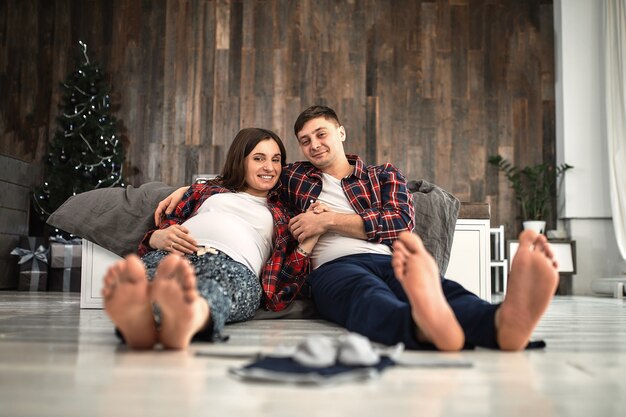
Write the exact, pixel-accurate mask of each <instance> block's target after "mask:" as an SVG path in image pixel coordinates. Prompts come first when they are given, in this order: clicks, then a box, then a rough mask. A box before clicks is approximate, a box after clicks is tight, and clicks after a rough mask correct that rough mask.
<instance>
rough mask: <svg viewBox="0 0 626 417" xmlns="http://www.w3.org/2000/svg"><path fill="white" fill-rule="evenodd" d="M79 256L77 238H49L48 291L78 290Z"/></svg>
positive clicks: (79, 243) (78, 241)
mask: <svg viewBox="0 0 626 417" xmlns="http://www.w3.org/2000/svg"><path fill="white" fill-rule="evenodd" d="M81 257H82V244H81V242H80V240H79V239H73V240H69V241H68V240H65V239H63V238H60V237H55V238H50V273H49V277H48V291H62V292H80V268H81V262H82V259H81Z"/></svg>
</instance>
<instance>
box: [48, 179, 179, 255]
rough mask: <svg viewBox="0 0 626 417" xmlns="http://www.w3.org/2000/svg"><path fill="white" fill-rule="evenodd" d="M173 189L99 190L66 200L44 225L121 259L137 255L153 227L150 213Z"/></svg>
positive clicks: (157, 184)
mask: <svg viewBox="0 0 626 417" xmlns="http://www.w3.org/2000/svg"><path fill="white" fill-rule="evenodd" d="M175 189H176V187H172V186H169V185H166V184H163V183H161V182H149V183H146V184H143V185H142V186H140V187H139V188H134V187H133V186H129V187H128V188H119V187H117V188H103V189H98V190H92V191H87V192H84V193H81V194H77V195H75V196H73V197H70V198H69V199H68V200H67V201H66V202H65V203H63V205H62V206H61V207H59V208H58V209H57V210H56V211H55V212H54V213H52V214H51V215H50V217H49V218H48V220H47V223H48V224H49V225H51V226H53V227H57V228H59V229H62V230H65V231H66V232H68V233H71V234H73V235H76V236H80V237H82V238H85V239H87V240H90V241H92V242H94V243H97V244H98V245H100V246H102V247H103V248H105V249H108V250H110V251H111V252H113V253H115V254H117V255H119V256H125V255H127V254H129V253H134V252H137V247H138V245H139V243H140V242H141V239H143V237H144V235H145V234H146V232H147V231H148V230H150V229H153V228H154V227H155V225H154V210H155V209H156V207H157V205H158V204H159V201H161V200H162V199H164V198H165V197H167V196H168V195H169V194H170V193H172V191H174V190H175Z"/></svg>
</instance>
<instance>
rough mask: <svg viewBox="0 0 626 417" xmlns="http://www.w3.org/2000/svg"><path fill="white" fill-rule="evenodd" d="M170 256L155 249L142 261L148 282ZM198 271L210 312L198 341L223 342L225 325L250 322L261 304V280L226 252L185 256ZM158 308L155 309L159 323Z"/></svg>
mask: <svg viewBox="0 0 626 417" xmlns="http://www.w3.org/2000/svg"><path fill="white" fill-rule="evenodd" d="M168 254H169V253H168V252H166V251H162V250H156V251H152V252H149V253H147V254H146V255H144V256H143V257H142V258H141V259H142V261H143V262H144V264H145V266H146V270H147V272H148V279H150V280H152V279H153V278H154V273H155V271H156V269H157V266H158V265H159V262H161V260H163V258H165V257H166V256H167V255H168ZM185 258H187V259H188V260H189V262H190V263H191V264H192V265H193V267H194V269H195V272H196V285H197V287H198V292H199V293H200V295H201V296H202V297H203V298H204V299H205V300H207V302H208V304H209V308H210V312H211V325H209V326H207V329H205V330H203V331H202V332H201V333H199V334H197V335H196V337H194V339H196V340H209V341H216V340H224V338H223V336H222V330H223V329H224V325H225V324H226V323H234V322H238V321H245V320H250V319H252V317H254V313H255V312H256V310H257V309H258V308H259V305H260V303H261V293H262V289H261V283H260V281H259V278H258V277H257V276H256V275H255V274H254V273H253V272H252V271H251V270H250V269H249V268H247V267H246V266H245V265H243V264H241V263H239V262H236V261H234V260H233V259H232V258H231V257H229V256H228V255H226V254H225V253H223V252H218V253H217V254H212V253H206V254H204V255H202V256H197V255H195V254H194V255H186V256H185ZM159 314H160V313H159V311H158V306H156V308H155V315H156V318H157V321H158V320H159Z"/></svg>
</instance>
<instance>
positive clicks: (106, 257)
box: [80, 239, 122, 308]
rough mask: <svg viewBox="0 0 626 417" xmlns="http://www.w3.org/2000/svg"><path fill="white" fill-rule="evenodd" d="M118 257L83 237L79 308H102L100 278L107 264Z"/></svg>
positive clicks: (117, 259)
mask: <svg viewBox="0 0 626 417" xmlns="http://www.w3.org/2000/svg"><path fill="white" fill-rule="evenodd" d="M120 259H122V258H120V257H119V256H117V255H116V254H114V253H113V252H110V251H108V250H106V249H104V248H103V247H102V246H99V245H96V244H95V243H93V242H90V241H88V240H86V239H83V259H82V269H81V278H80V308H102V294H100V291H101V290H102V279H103V278H104V274H105V273H106V271H107V269H108V268H109V266H111V265H113V264H114V263H115V262H117V261H119V260H120Z"/></svg>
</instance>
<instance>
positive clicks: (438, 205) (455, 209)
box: [407, 180, 461, 274]
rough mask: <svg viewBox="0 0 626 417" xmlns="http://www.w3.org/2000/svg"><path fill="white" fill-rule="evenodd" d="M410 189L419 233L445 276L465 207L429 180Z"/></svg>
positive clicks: (413, 183)
mask: <svg viewBox="0 0 626 417" xmlns="http://www.w3.org/2000/svg"><path fill="white" fill-rule="evenodd" d="M407 186H408V188H409V191H411V192H412V193H413V206H414V207H415V233H417V234H418V236H419V237H420V238H422V240H423V241H424V246H426V249H428V251H429V252H430V253H431V254H432V255H433V257H434V258H435V261H436V262H437V266H439V271H440V272H441V274H445V273H446V269H447V268H448V261H449V260H450V251H451V250H452V240H453V239H454V228H455V227H456V219H457V217H458V215H459V207H460V206H461V203H460V202H459V200H458V199H457V198H456V197H455V196H453V195H452V194H450V193H449V192H447V191H446V190H444V189H443V188H440V187H438V186H436V185H433V184H431V183H429V182H428V181H425V180H417V181H409V182H408V184H407Z"/></svg>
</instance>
